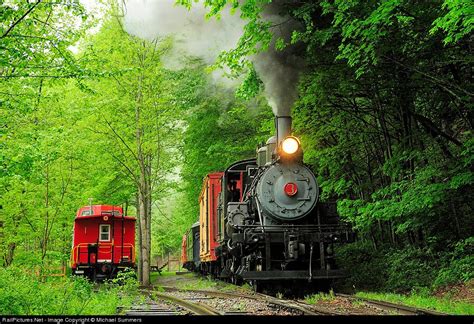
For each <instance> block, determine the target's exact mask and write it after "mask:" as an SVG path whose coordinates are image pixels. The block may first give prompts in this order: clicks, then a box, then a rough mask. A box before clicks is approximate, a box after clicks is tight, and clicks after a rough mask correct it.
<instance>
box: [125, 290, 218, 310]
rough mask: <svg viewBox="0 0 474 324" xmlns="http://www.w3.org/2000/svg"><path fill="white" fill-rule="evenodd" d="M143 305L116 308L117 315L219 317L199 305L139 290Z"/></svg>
mask: <svg viewBox="0 0 474 324" xmlns="http://www.w3.org/2000/svg"><path fill="white" fill-rule="evenodd" d="M141 291H142V292H143V293H144V294H145V296H146V301H145V303H141V304H135V305H132V306H131V307H127V308H126V307H123V306H119V307H117V314H121V315H124V316H170V315H221V314H220V313H219V312H218V311H217V310H215V309H213V308H212V307H209V306H208V305H205V304H203V303H200V302H198V301H190V300H187V299H182V298H178V297H175V296H171V295H166V294H163V293H160V292H156V291H150V290H145V289H142V290H141Z"/></svg>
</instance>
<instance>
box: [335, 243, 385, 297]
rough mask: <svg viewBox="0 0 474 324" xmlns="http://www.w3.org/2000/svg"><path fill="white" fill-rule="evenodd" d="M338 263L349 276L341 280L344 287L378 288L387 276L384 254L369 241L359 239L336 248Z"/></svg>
mask: <svg viewBox="0 0 474 324" xmlns="http://www.w3.org/2000/svg"><path fill="white" fill-rule="evenodd" d="M336 256H337V263H338V265H339V267H341V268H343V269H345V270H346V272H347V275H348V278H347V279H346V280H344V281H342V282H339V284H340V285H341V288H342V289H351V290H352V289H356V290H359V289H370V290H373V289H378V288H380V287H382V286H383V285H384V278H386V277H387V268H386V266H385V259H384V255H383V254H381V253H380V252H378V251H376V250H374V248H373V247H372V246H371V244H370V242H368V241H357V242H354V243H352V244H347V245H344V246H341V247H338V248H337V249H336Z"/></svg>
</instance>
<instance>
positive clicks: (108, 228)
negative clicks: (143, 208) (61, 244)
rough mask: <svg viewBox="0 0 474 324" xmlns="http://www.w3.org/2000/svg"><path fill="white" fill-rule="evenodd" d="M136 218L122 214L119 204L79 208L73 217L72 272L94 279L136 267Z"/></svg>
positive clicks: (112, 275) (108, 276) (110, 276)
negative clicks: (74, 217)
mask: <svg viewBox="0 0 474 324" xmlns="http://www.w3.org/2000/svg"><path fill="white" fill-rule="evenodd" d="M135 220H136V219H135V217H131V216H125V215H123V210H122V207H120V206H111V205H93V206H85V207H82V208H80V209H79V210H78V211H77V215H76V219H75V220H74V239H73V245H72V251H71V269H72V273H73V274H77V275H85V276H87V277H89V278H90V279H91V280H94V281H95V280H96V279H106V278H112V277H114V276H115V275H116V274H117V272H118V271H120V270H123V269H125V268H134V267H135Z"/></svg>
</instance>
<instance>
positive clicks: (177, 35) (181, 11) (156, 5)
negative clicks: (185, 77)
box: [124, 0, 245, 87]
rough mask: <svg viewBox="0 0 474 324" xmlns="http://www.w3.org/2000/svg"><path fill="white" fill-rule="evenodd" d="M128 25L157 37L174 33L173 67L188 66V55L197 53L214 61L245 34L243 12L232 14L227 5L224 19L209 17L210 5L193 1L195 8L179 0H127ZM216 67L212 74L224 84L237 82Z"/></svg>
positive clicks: (168, 61)
mask: <svg viewBox="0 0 474 324" xmlns="http://www.w3.org/2000/svg"><path fill="white" fill-rule="evenodd" d="M125 10H126V11H125V19H124V27H125V29H126V30H127V32H128V33H130V34H132V35H135V36H138V37H140V38H144V39H148V40H153V39H156V38H164V37H168V36H172V37H173V38H174V46H173V49H172V51H171V52H170V53H168V55H166V56H164V57H163V58H162V59H163V64H165V66H166V67H167V68H169V69H173V70H176V69H181V68H183V67H184V62H185V57H186V56H197V57H199V58H201V59H203V61H204V62H205V63H206V64H209V65H211V64H213V63H214V62H215V60H216V58H217V56H218V55H219V53H220V52H222V51H225V50H229V49H232V48H234V47H235V46H236V45H237V42H238V40H239V38H240V36H241V35H242V34H243V27H244V25H245V21H243V20H242V19H240V17H239V16H240V12H236V13H235V14H231V13H230V10H228V9H226V10H224V11H223V12H222V15H221V19H220V20H217V19H216V18H215V17H212V18H210V19H206V18H205V15H206V13H207V11H208V10H207V9H206V8H204V5H203V4H201V3H193V6H192V8H191V10H187V9H186V8H185V7H183V6H179V5H175V0H127V1H126V7H125ZM223 74H224V71H214V72H213V73H212V77H213V78H214V79H215V81H217V82H219V83H224V86H228V87H231V86H235V85H236V81H235V80H231V79H229V78H226V77H224V76H223Z"/></svg>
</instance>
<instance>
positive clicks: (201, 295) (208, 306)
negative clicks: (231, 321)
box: [117, 286, 447, 316]
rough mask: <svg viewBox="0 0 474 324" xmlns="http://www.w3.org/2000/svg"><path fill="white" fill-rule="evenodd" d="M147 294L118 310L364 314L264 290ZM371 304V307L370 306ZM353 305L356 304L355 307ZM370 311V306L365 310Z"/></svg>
mask: <svg viewBox="0 0 474 324" xmlns="http://www.w3.org/2000/svg"><path fill="white" fill-rule="evenodd" d="M142 292H144V294H145V295H146V302H145V303H144V304H138V305H134V306H132V307H129V308H127V309H125V308H123V307H121V308H120V307H119V308H117V313H119V314H124V315H128V316H166V315H313V316H314V315H351V314H352V315H353V314H359V315H362V314H365V313H364V312H355V311H354V309H351V307H348V309H344V308H340V307H339V308H337V307H330V306H329V307H328V305H326V306H324V305H310V304H307V303H305V302H303V301H298V300H289V299H279V298H276V297H273V296H270V295H265V294H261V293H252V294H243V293H236V292H223V291H209V290H193V289H179V288H176V287H167V286H164V287H163V286H162V287H160V291H157V290H156V289H154V288H150V289H142ZM335 297H336V298H338V299H340V300H346V301H349V304H352V303H353V302H359V303H360V302H362V303H363V304H365V305H368V306H370V307H371V309H373V308H375V309H378V310H379V311H378V312H380V313H382V314H400V315H447V314H444V313H440V312H435V311H431V310H426V309H419V308H415V307H410V306H405V305H400V304H394V303H389V302H384V301H378V300H372V299H368V298H364V297H358V296H354V295H346V294H335ZM370 307H369V308H370ZM352 308H353V307H352ZM365 311H366V312H367V309H366V310H365Z"/></svg>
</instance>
